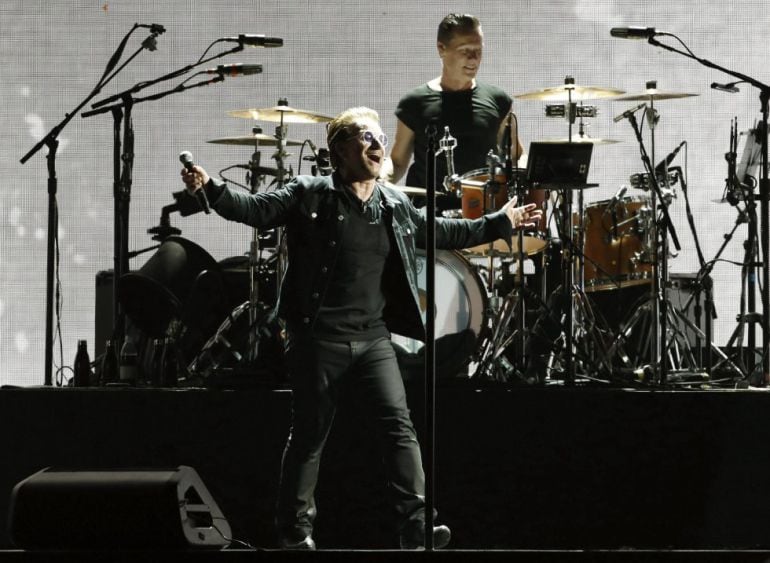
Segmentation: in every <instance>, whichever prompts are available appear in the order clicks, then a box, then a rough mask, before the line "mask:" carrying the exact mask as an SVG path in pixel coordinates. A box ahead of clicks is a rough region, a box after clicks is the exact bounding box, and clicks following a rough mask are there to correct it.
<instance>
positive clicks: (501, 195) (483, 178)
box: [460, 168, 548, 256]
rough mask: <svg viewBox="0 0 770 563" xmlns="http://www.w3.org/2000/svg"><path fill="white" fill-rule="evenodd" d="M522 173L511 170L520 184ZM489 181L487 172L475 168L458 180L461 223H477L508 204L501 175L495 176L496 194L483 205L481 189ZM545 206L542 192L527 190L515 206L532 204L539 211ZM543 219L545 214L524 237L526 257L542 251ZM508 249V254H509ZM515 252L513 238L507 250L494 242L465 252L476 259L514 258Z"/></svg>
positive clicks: (505, 245) (516, 240) (516, 243)
mask: <svg viewBox="0 0 770 563" xmlns="http://www.w3.org/2000/svg"><path fill="white" fill-rule="evenodd" d="M524 173H525V171H524V170H523V169H519V168H517V169H515V170H514V174H517V175H519V177H520V179H522V180H523V177H524ZM487 180H489V172H488V171H487V170H486V169H484V168H478V169H476V170H471V171H470V172H466V173H465V174H463V175H462V176H461V178H460V184H461V185H462V190H463V198H462V216H463V218H465V219H478V218H479V217H481V216H482V215H484V214H485V213H489V212H491V211H497V210H498V209H500V208H501V207H503V205H505V204H506V203H507V202H508V200H509V199H510V198H509V197H508V190H507V189H506V187H505V175H504V174H498V175H497V176H495V182H496V188H497V192H496V193H495V194H494V195H490V194H488V195H487V205H486V207H485V206H484V192H485V190H484V188H485V186H486V184H487ZM544 202H545V190H527V193H526V195H525V196H524V201H523V202H519V203H517V205H526V204H528V203H535V204H537V207H538V208H539V209H542V208H543V203H544ZM545 233H546V218H545V213H543V217H542V218H541V220H540V224H539V225H538V226H537V228H535V229H532V230H528V231H526V232H525V233H524V253H525V254H527V255H528V256H531V255H533V254H537V253H538V252H540V251H542V250H543V249H544V248H545V247H546V245H547V244H548V242H547V240H546V236H545ZM511 249H512V250H511ZM518 250H519V237H518V235H514V236H513V240H512V241H511V246H510V248H509V247H508V243H507V242H506V241H504V240H502V239H500V240H496V241H494V242H493V243H491V245H490V244H482V245H479V246H474V247H473V248H468V249H467V250H466V252H469V253H471V254H480V255H488V254H490V253H491V254H494V255H502V256H508V255H510V254H511V252H513V253H514V254H517V253H518Z"/></svg>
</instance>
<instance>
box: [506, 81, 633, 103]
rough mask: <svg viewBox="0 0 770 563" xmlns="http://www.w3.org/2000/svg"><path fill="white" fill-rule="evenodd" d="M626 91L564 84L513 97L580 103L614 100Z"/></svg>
mask: <svg viewBox="0 0 770 563" xmlns="http://www.w3.org/2000/svg"><path fill="white" fill-rule="evenodd" d="M623 93H624V90H618V89H616V88H602V87H598V86H579V85H577V84H562V85H560V86H553V87H551V88H542V89H540V90H534V91H532V92H526V93H524V94H517V95H515V96H513V97H514V98H518V99H519V100H540V101H543V102H568V101H570V100H572V101H573V102H578V101H581V100H598V99H601V98H614V97H615V96H618V95H620V94H623Z"/></svg>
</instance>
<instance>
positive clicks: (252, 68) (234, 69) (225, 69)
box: [203, 63, 262, 78]
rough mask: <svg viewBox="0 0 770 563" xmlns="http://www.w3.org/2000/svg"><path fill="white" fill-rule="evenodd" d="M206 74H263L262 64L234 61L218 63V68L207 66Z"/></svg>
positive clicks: (234, 75) (231, 75)
mask: <svg viewBox="0 0 770 563" xmlns="http://www.w3.org/2000/svg"><path fill="white" fill-rule="evenodd" d="M203 72H205V73H206V74H219V75H222V76H230V77H233V78H234V77H236V76H249V75H250V74H261V73H262V65H246V64H243V63H234V64H229V65H218V66H217V67H216V68H207V69H206V70H204V71H203Z"/></svg>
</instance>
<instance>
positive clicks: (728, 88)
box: [711, 82, 740, 94]
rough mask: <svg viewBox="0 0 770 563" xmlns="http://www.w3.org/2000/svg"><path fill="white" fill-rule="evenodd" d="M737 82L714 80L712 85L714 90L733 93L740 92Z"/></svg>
mask: <svg viewBox="0 0 770 563" xmlns="http://www.w3.org/2000/svg"><path fill="white" fill-rule="evenodd" d="M736 84H737V82H730V83H729V84H719V83H718V82H712V83H711V87H712V88H713V89H714V90H719V91H720V92H730V93H731V94H735V93H736V92H740V89H738V88H737V87H736V86H735V85H736Z"/></svg>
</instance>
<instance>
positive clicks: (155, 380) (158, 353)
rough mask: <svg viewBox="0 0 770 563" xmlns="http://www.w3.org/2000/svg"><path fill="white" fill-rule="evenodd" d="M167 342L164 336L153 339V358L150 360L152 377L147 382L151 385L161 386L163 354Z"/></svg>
mask: <svg viewBox="0 0 770 563" xmlns="http://www.w3.org/2000/svg"><path fill="white" fill-rule="evenodd" d="M164 350H165V342H164V340H163V339H162V338H156V339H154V340H153V341H152V358H151V362H150V378H149V381H148V382H147V383H149V384H150V386H151V387H160V386H161V382H162V381H161V380H162V379H163V354H164Z"/></svg>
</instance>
